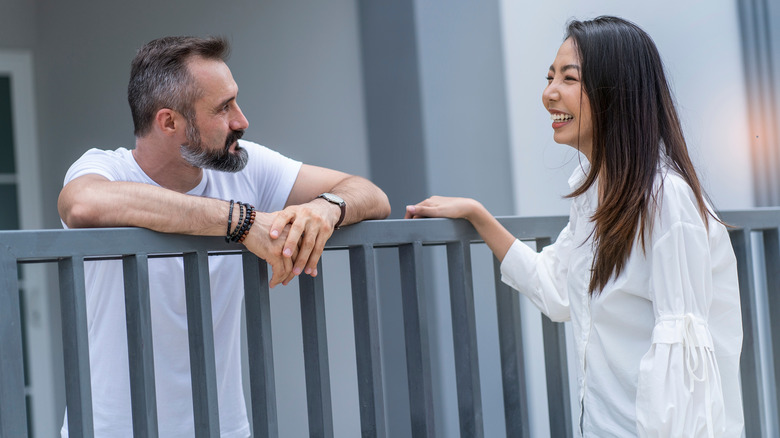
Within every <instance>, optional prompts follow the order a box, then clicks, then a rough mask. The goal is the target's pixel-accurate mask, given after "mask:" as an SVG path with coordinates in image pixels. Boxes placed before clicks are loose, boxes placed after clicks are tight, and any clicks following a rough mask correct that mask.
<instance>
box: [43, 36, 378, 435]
mask: <svg viewBox="0 0 780 438" xmlns="http://www.w3.org/2000/svg"><path fill="white" fill-rule="evenodd" d="M228 51H229V48H228V44H227V42H226V41H225V40H223V39H220V38H205V39H201V38H193V37H166V38H161V39H158V40H155V41H152V42H150V43H148V44H146V45H145V46H144V47H142V48H141V49H140V50H139V51H138V54H137V55H136V57H135V59H134V60H133V63H132V67H131V73H130V83H129V86H128V101H129V103H130V108H131V111H132V115H133V123H134V129H135V137H136V142H135V149H133V150H127V149H124V148H120V149H117V150H116V151H102V150H96V149H92V150H90V151H88V152H87V153H85V154H84V156H82V157H81V158H80V159H79V160H78V161H77V162H76V163H75V164H74V165H73V166H72V167H71V168H70V170H69V171H68V173H67V175H66V177H65V186H64V188H63V189H62V192H61V193H60V197H59V202H58V207H59V212H60V216H61V218H62V220H63V223H64V224H65V225H66V226H67V227H68V228H80V227H113V226H133V227H143V228H149V229H152V230H156V231H161V232H167V233H180V234H193V235H202V236H220V235H225V236H226V239H227V240H229V241H233V242H241V243H243V245H245V246H246V248H247V249H249V250H250V251H252V252H253V253H254V254H256V255H257V256H258V257H260V258H262V259H264V260H266V261H267V262H268V263H269V265H270V266H271V268H272V271H273V275H272V278H271V282H270V283H271V286H272V287H273V286H275V285H277V284H279V283H283V284H287V283H288V282H289V281H290V280H291V279H292V278H293V277H294V276H296V275H299V274H301V273H307V274H310V275H317V262H318V260H319V258H320V256H321V254H322V250H323V247H324V245H325V242H326V241H327V239H328V238H329V237H330V236H331V234H332V232H333V230H334V229H335V228H337V227H338V226H340V225H346V224H351V223H354V222H358V221H361V220H364V219H381V218H384V217H386V216H387V215H388V214H389V212H390V205H389V203H388V200H387V197H386V195H385V194H384V193H383V192H382V191H381V190H380V189H379V188H378V187H376V186H375V185H374V184H372V183H371V182H369V181H367V180H365V179H363V178H360V177H357V176H351V175H347V174H345V173H342V172H338V171H335V170H330V169H325V168H321V167H315V166H309V165H306V164H301V163H299V162H296V161H294V160H291V159H289V158H286V157H284V156H282V155H280V154H278V153H276V152H274V151H271V150H269V149H267V148H264V147H262V146H260V145H257V144H254V143H250V142H246V141H243V140H240V139H241V137H242V136H243V133H244V130H245V129H246V128H247V127H248V125H249V123H248V121H247V119H246V118H245V117H244V115H243V114H242V112H241V109H240V108H239V106H238V103H237V96H238V86H237V85H236V83H235V81H234V80H233V77H232V75H231V72H230V69H229V68H228V67H227V65H226V64H225V59H226V58H227V54H228ZM250 205H251V206H250ZM254 208H256V213H255V214H251V211H252V210H253V209H254ZM250 218H251V219H254V222H252V220H250ZM236 258H237V256H227V257H218V258H212V259H210V261H209V265H210V266H209V267H210V276H211V277H210V279H211V285H212V291H213V292H212V311H213V318H214V337H215V342H214V344H215V350H216V351H215V353H216V357H217V374H218V375H217V382H218V395H219V407H220V427H221V433H222V436H223V437H246V436H249V425H248V421H247V417H246V411H245V407H244V401H243V390H242V387H241V379H240V375H241V373H240V340H239V333H240V311H241V301H242V299H243V291H242V280H241V267H240V266H241V263H240V260H236ZM85 269H86V276H87V312H88V323H89V327H88V331H89V347H90V367H91V376H92V391H93V410H94V426H95V432H96V436H111V437H114V436H122V437H124V436H132V420H131V412H130V411H131V409H130V396H129V377H128V376H129V371H128V362H127V347H126V345H127V341H126V327H125V325H124V297H123V293H122V291H123V283H122V274H121V273H122V268H121V264H120V263H119V262H116V261H104V262H90V263H88V264H87V265H86V267H85ZM149 278H150V295H151V300H152V303H151V308H152V324H153V327H154V333H155V336H154V340H153V346H154V355H155V376H156V378H155V381H156V384H157V409H158V421H159V430H160V436H165V437H176V436H182V437H189V436H193V434H194V432H193V423H194V422H193V413H192V402H191V398H192V396H191V386H190V377H189V360H188V346H187V331H186V309H185V304H184V287H183V284H184V279H183V268H182V262H181V259H178V258H171V259H165V258H164V259H154V260H151V261H150V262H149ZM62 434H63V436H67V421H66V424H65V425H64V426H63V430H62Z"/></svg>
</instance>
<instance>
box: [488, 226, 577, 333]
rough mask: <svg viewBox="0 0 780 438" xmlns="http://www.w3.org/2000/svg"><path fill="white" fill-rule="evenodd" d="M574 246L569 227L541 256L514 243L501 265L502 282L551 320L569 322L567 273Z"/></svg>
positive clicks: (517, 241) (522, 245)
mask: <svg viewBox="0 0 780 438" xmlns="http://www.w3.org/2000/svg"><path fill="white" fill-rule="evenodd" d="M571 247H572V236H571V231H570V225H567V226H566V227H565V228H564V229H563V231H561V233H560V235H558V238H557V239H556V240H555V243H553V244H552V245H548V246H546V247H545V248H544V249H543V250H542V252H540V253H537V252H535V251H534V250H532V249H531V248H529V247H528V245H526V244H524V243H523V242H521V241H519V240H515V242H514V243H513V244H512V246H511V247H510V248H509V251H508V252H507V254H506V255H505V256H504V260H503V261H502V262H501V281H503V282H504V283H506V284H507V285H509V286H511V287H512V288H514V289H517V290H518V291H520V292H521V293H522V294H523V295H525V296H527V297H528V298H529V299H530V300H531V301H532V302H533V303H534V305H536V307H538V308H539V310H541V311H542V313H544V314H545V315H547V316H548V317H549V318H550V319H551V320H553V321H568V320H569V319H571V317H570V313H569V294H568V290H567V288H566V274H567V272H568V258H569V254H570V252H571Z"/></svg>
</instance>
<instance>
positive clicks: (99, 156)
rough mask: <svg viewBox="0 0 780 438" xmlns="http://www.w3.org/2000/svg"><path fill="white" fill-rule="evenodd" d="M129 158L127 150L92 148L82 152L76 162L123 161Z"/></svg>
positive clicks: (129, 153) (129, 154)
mask: <svg viewBox="0 0 780 438" xmlns="http://www.w3.org/2000/svg"><path fill="white" fill-rule="evenodd" d="M130 156H131V152H130V150H128V149H127V148H117V149H113V150H111V149H98V148H92V149H89V150H88V151H86V152H84V154H82V155H81V157H80V158H79V159H78V160H77V161H76V162H79V161H82V160H125V159H127V158H128V157H130Z"/></svg>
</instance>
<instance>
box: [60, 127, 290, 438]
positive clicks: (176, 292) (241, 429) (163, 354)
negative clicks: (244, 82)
mask: <svg viewBox="0 0 780 438" xmlns="http://www.w3.org/2000/svg"><path fill="white" fill-rule="evenodd" d="M239 143H240V146H241V147H243V148H245V149H246V150H247V152H248V154H249V161H248V164H247V166H246V168H244V169H243V170H242V171H240V172H236V173H227V172H219V171H215V170H209V169H204V171H203V179H202V180H201V182H200V184H198V186H197V187H195V188H194V189H192V190H191V191H189V192H188V194H189V195H194V196H204V197H210V198H217V199H224V200H230V199H233V200H237V201H241V202H248V203H250V204H252V205H254V206H255V207H256V208H257V210H258V211H262V212H272V211H278V210H281V209H283V208H284V204H285V203H286V201H287V198H288V196H289V194H290V191H291V190H292V187H293V184H294V183H295V179H296V178H297V176H298V171H299V170H300V168H301V163H300V162H298V161H295V160H292V159H290V158H287V157H285V156H283V155H281V154H279V153H277V152H275V151H272V150H270V149H268V148H266V147H264V146H260V145H258V144H255V143H251V142H247V141H243V140H241V141H240V142H239ZM86 174H98V175H102V176H104V177H106V178H108V179H109V180H111V181H133V182H141V183H147V184H153V185H157V184H156V183H155V182H154V181H153V180H152V179H151V178H149V176H148V175H146V174H145V173H144V171H143V170H141V168H140V167H139V166H138V163H136V161H135V159H134V158H133V155H132V153H131V151H129V150H127V149H125V148H120V149H117V150H115V151H105V150H98V149H91V150H89V151H87V152H86V153H85V154H84V155H83V156H82V157H81V158H80V159H79V160H78V161H76V162H75V163H74V164H73V165H72V166H71V167H70V169H69V170H68V172H67V174H66V176H65V184H67V183H68V182H69V181H71V180H73V179H74V178H77V177H79V176H82V175H86ZM116 208H117V209H121V208H122V206H121V205H118V206H116ZM171 214H172V215H175V214H177V212H175V211H171ZM234 220H235V218H234ZM225 226H226V227H227V218H225ZM209 275H210V283H211V301H212V302H211V306H212V316H213V322H214V349H215V354H216V366H217V368H216V370H217V393H218V402H219V421H220V428H221V435H222V437H231V438H233V437H242V438H243V437H247V436H249V423H248V420H247V415H246V407H245V403H244V393H243V388H242V383H241V348H240V345H241V344H240V333H241V330H240V321H241V303H242V299H243V276H242V267H241V258H240V256H239V255H229V256H215V257H209ZM85 277H86V294H87V321H88V333H89V355H90V357H89V359H90V373H91V378H92V406H93V414H94V427H95V436H96V437H132V436H133V434H132V412H131V404H130V374H129V367H128V357H127V327H126V322H125V321H126V317H125V304H124V283H123V277H122V262H121V261H91V262H86V263H85ZM149 283H150V290H149V292H150V296H151V312H152V332H153V346H154V372H155V385H156V394H157V420H158V424H159V434H160V436H161V437H188V438H189V437H192V436H194V435H195V433H194V421H193V408H192V385H191V381H190V361H189V344H188V337H187V312H186V304H185V295H184V268H183V262H182V259H181V258H179V257H173V258H154V259H149ZM67 427H68V424H67V415H66V417H65V422H64V424H63V427H62V436H63V437H67V436H68V431H67Z"/></svg>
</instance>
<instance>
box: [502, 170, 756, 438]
mask: <svg viewBox="0 0 780 438" xmlns="http://www.w3.org/2000/svg"><path fill="white" fill-rule="evenodd" d="M586 171H587V169H583V168H582V167H578V168H577V170H576V171H575V173H574V175H572V177H571V178H570V180H569V184H570V185H571V187H572V188H575V187H577V186H579V184H581V182H582V181H583V179H584V177H585V172H586ZM656 184H657V187H658V186H659V185H660V194H659V197H658V200H659V204H658V208H657V210H656V212H655V216H654V222H653V229H652V234H651V235H650V236H648V237H649V238H648V239H646V241H645V245H646V247H645V251H644V252H643V251H642V247H641V244H640V243H639V240H637V241H635V244H634V247H633V249H632V252H631V255H630V257H629V259H628V260H627V262H626V265H625V268H624V270H623V272H622V273H621V274H620V275H619V276H618V277H616V278H615V277H613V278H612V279H611V280H610V281H609V283H608V284H607V285H606V286H605V287H604V289H603V291H602V292H601V294H599V295H598V296H595V295H594V297H593V298H591V297H590V296H589V295H588V284H589V282H590V269H591V263H592V261H593V239H592V233H591V232H592V231H593V224H592V223H591V221H590V217H591V216H592V214H593V212H594V211H595V208H596V202H597V198H596V194H597V193H598V192H597V187H596V184H594V185H593V186H592V187H591V188H590V189H589V190H588V192H587V193H585V194H583V195H581V196H579V197H577V198H575V199H574V200H573V202H572V206H571V212H570V218H569V223H568V225H567V226H566V228H564V229H563V231H562V232H561V234H560V235H559V236H558V239H557V240H556V241H555V243H554V244H552V245H550V246H548V247H546V248H544V250H542V252H540V253H537V252H535V251H533V250H532V249H531V248H530V247H528V246H527V245H525V244H524V243H522V242H520V241H519V240H517V241H515V242H514V244H513V245H512V247H511V248H510V249H509V252H508V253H507V254H506V256H505V258H504V260H503V262H502V264H501V273H502V280H503V281H504V282H505V283H507V284H508V285H510V286H512V287H513V288H515V289H517V290H519V291H520V292H522V293H523V294H524V295H526V296H527V297H528V298H530V299H531V301H533V303H534V304H535V305H536V306H537V307H538V308H539V309H540V310H541V311H542V312H543V313H544V314H546V315H547V316H549V317H550V318H551V319H552V320H553V321H568V320H571V323H572V328H573V330H572V331H573V333H574V336H575V337H576V339H575V340H574V341H575V342H574V344H575V345H576V352H577V358H576V360H577V361H578V364H577V365H578V367H577V368H578V369H579V375H578V382H579V400H580V403H581V406H582V413H581V419H580V421H581V422H580V423H579V424H581V425H582V432H583V435H584V436H585V437H599V438H605V437H621V438H622V437H627V436H640V437H664V438H669V437H686V438H689V437H740V436H741V435H742V429H743V425H744V420H743V415H742V396H741V392H740V385H739V356H740V352H741V349H742V319H741V313H740V302H739V289H738V282H737V265H736V259H735V257H734V252H733V250H732V247H731V242H730V240H729V236H728V233H727V231H726V229H725V227H724V226H723V225H721V224H720V223H718V222H716V221H714V220H710V221H709V229H708V228H707V227H706V226H705V223H704V222H703V220H702V217H701V215H700V214H699V210H698V208H697V204H696V200H695V198H694V196H693V192H692V191H691V189H690V187H689V186H688V184H687V183H686V182H685V181H684V180H683V179H682V178H681V177H680V176H679V175H677V174H676V173H674V172H672V171H669V170H668V169H665V168H664V169H663V170H662V171H660V172H659V175H658V178H657V182H656Z"/></svg>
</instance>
